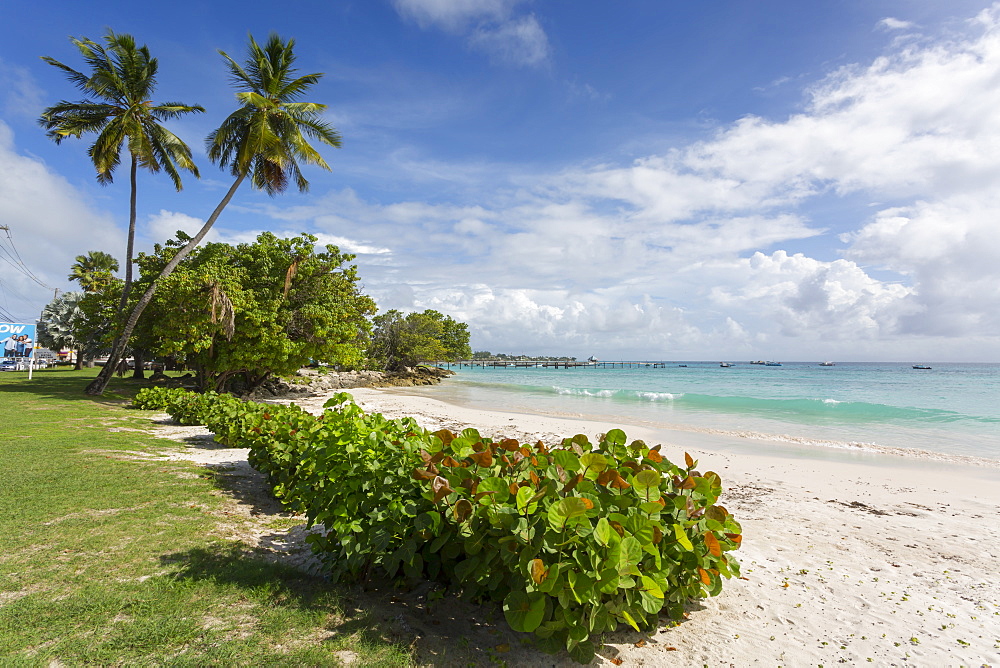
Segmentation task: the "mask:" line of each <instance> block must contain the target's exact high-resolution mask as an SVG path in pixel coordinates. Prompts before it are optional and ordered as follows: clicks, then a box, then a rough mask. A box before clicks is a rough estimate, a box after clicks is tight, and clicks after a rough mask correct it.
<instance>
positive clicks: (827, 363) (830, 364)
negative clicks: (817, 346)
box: [819, 362, 836, 366]
mask: <svg viewBox="0 0 1000 668" xmlns="http://www.w3.org/2000/svg"><path fill="white" fill-rule="evenodd" d="M819 365H820V366H836V364H834V363H833V362H820V363H819Z"/></svg>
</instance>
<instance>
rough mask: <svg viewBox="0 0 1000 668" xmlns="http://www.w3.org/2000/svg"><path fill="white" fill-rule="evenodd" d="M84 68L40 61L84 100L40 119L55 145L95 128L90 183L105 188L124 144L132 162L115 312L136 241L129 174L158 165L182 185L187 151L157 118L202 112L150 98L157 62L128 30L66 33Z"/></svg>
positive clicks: (191, 169)
mask: <svg viewBox="0 0 1000 668" xmlns="http://www.w3.org/2000/svg"><path fill="white" fill-rule="evenodd" d="M71 41H72V42H73V44H74V46H76V47H77V48H78V49H79V50H80V53H81V54H82V55H83V59H84V62H85V63H86V64H87V66H88V67H89V69H90V73H89V74H84V73H83V72H80V71H78V70H75V69H73V68H72V67H70V66H68V65H64V64H63V63H61V62H59V61H58V60H56V59H55V58H50V57H48V56H43V57H42V60H44V61H45V62H47V63H49V64H50V65H53V66H55V67H58V68H59V69H61V70H62V71H63V72H64V73H65V74H66V77H67V78H68V79H69V80H70V82H72V83H73V84H74V85H75V86H76V87H77V88H79V89H80V90H81V91H82V92H83V93H84V95H86V96H87V97H86V98H85V99H83V100H80V101H77V102H68V101H66V100H63V101H61V102H59V103H58V104H55V105H52V106H51V107H49V108H48V109H46V110H45V111H43V112H42V115H41V117H40V118H39V121H38V122H39V123H40V124H41V126H42V127H43V128H45V129H46V130H48V133H47V134H48V136H49V137H50V138H51V139H53V140H55V142H56V143H57V144H58V143H61V142H62V140H63V139H66V138H67V137H80V136H82V135H84V134H91V133H94V134H96V135H97V139H96V140H95V141H94V144H93V145H92V146H91V147H90V150H89V151H88V154H89V155H90V159H91V160H92V161H93V163H94V167H95V168H96V169H97V181H98V182H99V183H101V184H103V185H107V184H109V183H111V182H112V181H113V180H114V171H115V168H116V167H117V166H118V165H119V164H120V163H121V153H122V148H123V146H126V145H127V148H128V153H129V158H130V162H131V170H130V174H129V176H130V179H131V198H130V200H129V222H128V241H127V244H126V249H125V285H124V287H123V290H122V298H121V303H120V305H119V310H121V309H123V308H124V307H125V303H126V300H127V299H128V293H129V290H130V289H131V287H132V254H133V247H134V245H135V219H136V172H137V171H138V168H139V167H142V168H143V169H148V170H149V171H151V172H159V171H160V170H163V171H165V172H166V173H167V175H169V176H170V179H171V180H172V181H173V183H174V188H176V189H177V190H181V187H182V185H181V177H180V174H179V173H178V171H177V170H178V167H179V168H181V169H186V170H188V171H189V172H191V173H192V174H194V175H195V176H198V168H197V167H196V166H195V164H194V161H193V160H192V159H191V149H190V148H189V147H188V145H187V144H185V143H184V142H183V141H181V140H180V139H179V138H178V137H177V136H176V135H174V134H173V133H172V132H170V131H169V130H167V129H166V128H165V127H163V126H162V125H160V121H163V120H166V119H170V118H176V117H178V116H182V115H183V114H189V113H192V112H198V111H205V110H204V109H203V108H202V107H200V106H198V105H187V104H182V103H180V102H166V103H163V104H156V103H154V102H152V101H151V99H150V98H151V97H152V95H153V92H154V91H155V89H156V73H157V70H158V69H159V63H158V61H157V60H156V58H153V57H152V56H150V55H149V49H148V48H147V47H146V46H142V47H137V46H136V43H135V39H134V38H133V37H132V36H131V35H125V34H117V33H115V32H114V31H112V30H108V32H107V34H106V35H105V36H104V44H105V45H101V44H99V43H97V42H95V41H93V40H90V39H87V38H86V37H84V38H82V39H76V38H71Z"/></svg>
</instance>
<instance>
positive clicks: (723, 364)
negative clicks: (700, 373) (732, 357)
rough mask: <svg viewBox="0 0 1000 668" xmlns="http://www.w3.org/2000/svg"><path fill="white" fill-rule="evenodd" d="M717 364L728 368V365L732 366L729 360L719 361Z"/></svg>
mask: <svg viewBox="0 0 1000 668" xmlns="http://www.w3.org/2000/svg"><path fill="white" fill-rule="evenodd" d="M719 366H721V367H722V368H723V369H728V368H729V367H731V366H732V364H730V363H729V362H719Z"/></svg>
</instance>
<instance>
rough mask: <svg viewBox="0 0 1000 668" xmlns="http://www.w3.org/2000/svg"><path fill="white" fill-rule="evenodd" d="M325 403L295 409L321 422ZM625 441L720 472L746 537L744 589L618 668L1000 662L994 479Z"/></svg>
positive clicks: (975, 469)
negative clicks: (625, 667)
mask: <svg viewBox="0 0 1000 668" xmlns="http://www.w3.org/2000/svg"><path fill="white" fill-rule="evenodd" d="M349 393H350V394H352V395H353V396H354V399H355V402H356V403H358V405H359V406H361V407H362V408H364V409H365V410H368V411H377V412H381V413H383V414H384V415H386V416H387V417H398V416H402V415H409V416H412V417H415V418H416V419H417V420H418V422H420V423H421V425H422V426H425V427H426V428H429V429H440V428H442V427H446V428H449V429H452V430H460V429H462V428H464V427H465V426H475V427H476V428H478V429H479V430H480V431H481V432H482V433H483V434H484V435H490V434H491V433H492V434H494V435H501V434H502V435H507V436H517V437H519V438H522V439H524V438H528V439H531V440H534V439H536V438H541V439H542V440H545V441H547V442H552V441H557V439H559V438H562V437H564V436H572V435H573V434H575V433H585V434H587V435H588V436H594V435H596V434H597V433H600V432H602V431H607V430H608V429H610V428H613V427H615V426H619V425H613V424H610V423H606V422H600V421H592V420H581V419H571V418H566V417H552V416H539V415H530V414H523V413H503V412H497V411H487V410H482V409H478V408H466V407H461V406H456V405H453V404H448V403H445V402H442V401H439V400H436V399H432V398H428V397H426V396H423V395H419V394H412V393H410V394H408V393H407V392H406V391H403V390H396V389H393V390H385V389H367V388H364V389H355V390H349ZM326 398H327V397H325V396H324V397H317V398H309V399H295V400H293V401H295V403H297V404H299V405H301V406H303V407H304V408H308V409H310V410H321V409H322V405H323V403H324V402H325V400H326ZM626 432H627V433H628V435H629V438H630V439H634V438H641V439H643V440H646V441H647V442H649V443H655V442H663V443H664V449H663V454H664V455H665V456H667V457H668V458H670V459H671V460H673V461H682V460H683V456H684V452H685V451H687V452H690V453H691V455H692V456H694V457H695V458H696V459H699V460H701V468H703V469H712V470H715V471H716V472H718V473H719V474H720V476H721V477H722V480H723V485H724V487H725V489H726V491H725V493H724V495H723V497H722V502H723V503H724V505H725V506H726V507H727V508H728V509H729V510H730V512H732V513H733V515H734V516H735V517H736V518H737V519H738V520H739V521H740V522H741V524H742V525H743V528H744V536H745V540H744V546H743V549H742V550H740V551H739V552H737V553H735V556H736V557H737V558H738V559H739V561H740V563H741V564H742V571H743V573H742V575H743V576H744V577H745V578H746V580H743V579H733V580H729V581H727V582H726V583H725V584H724V587H723V592H722V593H721V594H720V595H719V596H717V597H714V598H709V599H703V600H701V601H699V602H698V603H696V604H695V605H694V606H693V607H692V609H691V612H690V617H689V619H687V620H686V621H685V622H683V623H682V624H680V625H679V626H677V627H676V628H660V629H659V630H657V631H655V632H652V633H650V634H635V633H633V632H616V633H614V634H610V636H611V637H609V638H608V641H609V645H608V647H607V648H606V649H608V651H602V652H600V654H604V655H606V656H613V657H617V658H620V659H623V660H624V661H625V663H624V664H622V665H642V664H645V665H693V664H698V665H700V664H702V663H707V664H709V665H719V664H722V663H734V664H736V665H741V666H742V665H754V664H758V665H772V666H773V665H807V664H813V665H815V664H824V665H828V664H833V663H838V662H846V663H848V664H852V665H854V664H864V663H868V662H869V661H868V660H869V659H870V660H871V662H873V663H875V664H876V665H898V666H925V665H935V666H944V665H955V666H958V665H976V666H978V665H982V664H990V663H993V664H997V663H1000V631H997V629H1000V605H998V604H1000V582H998V581H997V580H996V578H993V577H992V576H991V574H993V573H997V572H1000V510H998V509H1000V482H998V480H1000V476H998V475H997V471H996V469H995V468H990V467H981V466H970V465H969V464H968V463H963V462H955V461H947V462H942V461H937V460H934V459H920V458H912V457H899V456H896V455H893V454H885V453H876V454H871V455H870V456H868V455H866V456H865V457H864V459H865V460H866V461H857V460H856V461H852V460H850V459H847V458H844V457H843V456H836V457H829V458H822V457H818V458H817V457H801V456H791V455H790V454H789V453H788V452H787V451H783V449H784V450H787V449H788V448H789V447H798V449H799V450H802V448H801V446H789V445H787V444H785V445H784V446H782V444H780V443H771V445H772V446H773V447H769V448H767V450H768V451H767V452H763V451H756V452H752V451H749V449H748V448H746V447H741V443H740V442H738V441H736V442H734V441H735V440H736V439H737V437H735V436H732V435H728V436H727V435H719V434H697V433H693V432H685V431H674V432H669V433H667V434H664V433H663V432H662V431H661V430H654V429H648V428H642V427H629V428H627V429H626ZM664 436H667V438H664ZM745 441H746V439H744V443H742V445H743V446H745ZM754 443H755V444H757V442H756V441H754ZM824 450H826V451H828V452H829V449H824V448H817V447H811V451H819V452H822V451H824ZM983 478H986V480H984V479H983ZM633 636H635V637H634V638H633ZM640 640H645V641H646V642H645V643H641V644H642V646H641V647H636V646H635V643H637V642H639V641H640ZM671 648H674V649H671ZM511 658H512V659H513V658H514V657H511ZM600 660H601V659H600V657H598V661H600ZM604 661H605V665H611V662H610V661H609V660H607V659H604Z"/></svg>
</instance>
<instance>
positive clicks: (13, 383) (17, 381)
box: [0, 367, 157, 406]
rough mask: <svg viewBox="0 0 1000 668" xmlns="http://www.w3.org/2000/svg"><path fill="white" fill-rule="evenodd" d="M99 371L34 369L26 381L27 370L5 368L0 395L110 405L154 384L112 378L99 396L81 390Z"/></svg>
mask: <svg viewBox="0 0 1000 668" xmlns="http://www.w3.org/2000/svg"><path fill="white" fill-rule="evenodd" d="M99 371H100V368H99V367H98V368H94V369H84V370H82V371H76V370H74V369H65V368H59V367H56V368H54V369H37V370H35V371H33V372H32V378H31V380H28V372H27V371H6V372H4V373H2V374H0V394H4V393H9V394H11V395H13V394H27V395H32V396H33V397H42V398H48V399H58V400H59V401H72V402H88V403H92V404H102V405H107V406H111V405H121V404H122V403H123V402H128V401H131V399H132V397H133V396H135V393H136V392H138V391H139V390H140V389H142V388H144V387H152V386H156V385H157V384H156V383H153V382H151V381H149V380H148V379H144V380H136V379H133V378H131V377H130V376H128V377H124V378H113V379H112V380H111V383H110V384H109V385H108V388H107V390H106V391H105V393H104V394H103V395H101V396H99V397H92V396H90V395H88V394H85V393H84V388H86V387H87V385H88V384H89V383H90V381H92V380H93V379H94V378H96V377H97V374H98V372H99Z"/></svg>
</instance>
